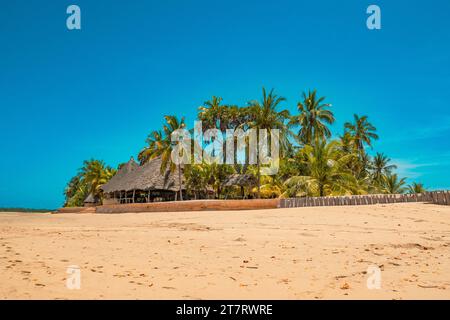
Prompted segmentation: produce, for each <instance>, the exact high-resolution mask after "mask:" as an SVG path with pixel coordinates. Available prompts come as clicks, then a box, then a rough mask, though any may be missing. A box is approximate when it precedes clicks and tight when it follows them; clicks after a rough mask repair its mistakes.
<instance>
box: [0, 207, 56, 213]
mask: <svg viewBox="0 0 450 320" xmlns="http://www.w3.org/2000/svg"><path fill="white" fill-rule="evenodd" d="M50 211H55V209H30V208H0V212H50Z"/></svg>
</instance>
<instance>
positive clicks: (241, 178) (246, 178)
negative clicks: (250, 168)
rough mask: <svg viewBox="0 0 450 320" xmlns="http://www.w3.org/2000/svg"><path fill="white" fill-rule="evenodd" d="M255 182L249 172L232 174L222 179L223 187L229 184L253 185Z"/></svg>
mask: <svg viewBox="0 0 450 320" xmlns="http://www.w3.org/2000/svg"><path fill="white" fill-rule="evenodd" d="M256 184H257V180H256V178H255V177H254V176H253V175H251V174H237V173H236V174H232V175H230V176H228V177H227V179H226V180H225V181H224V183H223V186H224V187H231V186H241V187H245V186H254V185H256Z"/></svg>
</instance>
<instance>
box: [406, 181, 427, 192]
mask: <svg viewBox="0 0 450 320" xmlns="http://www.w3.org/2000/svg"><path fill="white" fill-rule="evenodd" d="M426 191H427V190H426V189H425V187H424V186H423V184H422V183H416V182H413V183H412V184H410V185H409V186H408V192H409V193H424V192H426Z"/></svg>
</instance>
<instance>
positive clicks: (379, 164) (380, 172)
mask: <svg viewBox="0 0 450 320" xmlns="http://www.w3.org/2000/svg"><path fill="white" fill-rule="evenodd" d="M389 162H391V159H389V158H388V157H387V156H386V155H385V154H383V153H379V152H377V154H376V155H375V156H374V157H373V160H372V178H373V180H374V181H375V182H377V183H380V182H381V180H382V179H383V176H384V175H387V174H390V173H391V172H392V170H394V169H397V166H396V165H395V164H389Z"/></svg>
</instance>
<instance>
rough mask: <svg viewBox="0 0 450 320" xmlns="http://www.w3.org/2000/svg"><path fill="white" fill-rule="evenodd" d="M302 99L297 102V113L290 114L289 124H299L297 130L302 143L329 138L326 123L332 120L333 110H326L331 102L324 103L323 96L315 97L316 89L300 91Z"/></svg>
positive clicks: (330, 122) (329, 133)
mask: <svg viewBox="0 0 450 320" xmlns="http://www.w3.org/2000/svg"><path fill="white" fill-rule="evenodd" d="M302 96H303V101H302V102H299V103H298V104H297V109H298V111H299V114H298V115H295V116H292V117H291V119H290V121H289V124H291V125H300V126H301V128H300V131H299V132H298V135H299V138H300V141H301V142H302V143H303V144H309V145H311V144H312V143H314V141H316V140H321V139H324V138H329V137H330V136H331V131H330V129H329V128H328V126H327V125H331V124H332V123H333V122H334V115H333V112H331V111H330V110H328V108H329V107H331V104H329V103H324V100H325V97H320V98H318V97H317V90H314V91H312V92H311V91H308V95H306V93H305V92H303V93H302Z"/></svg>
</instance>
